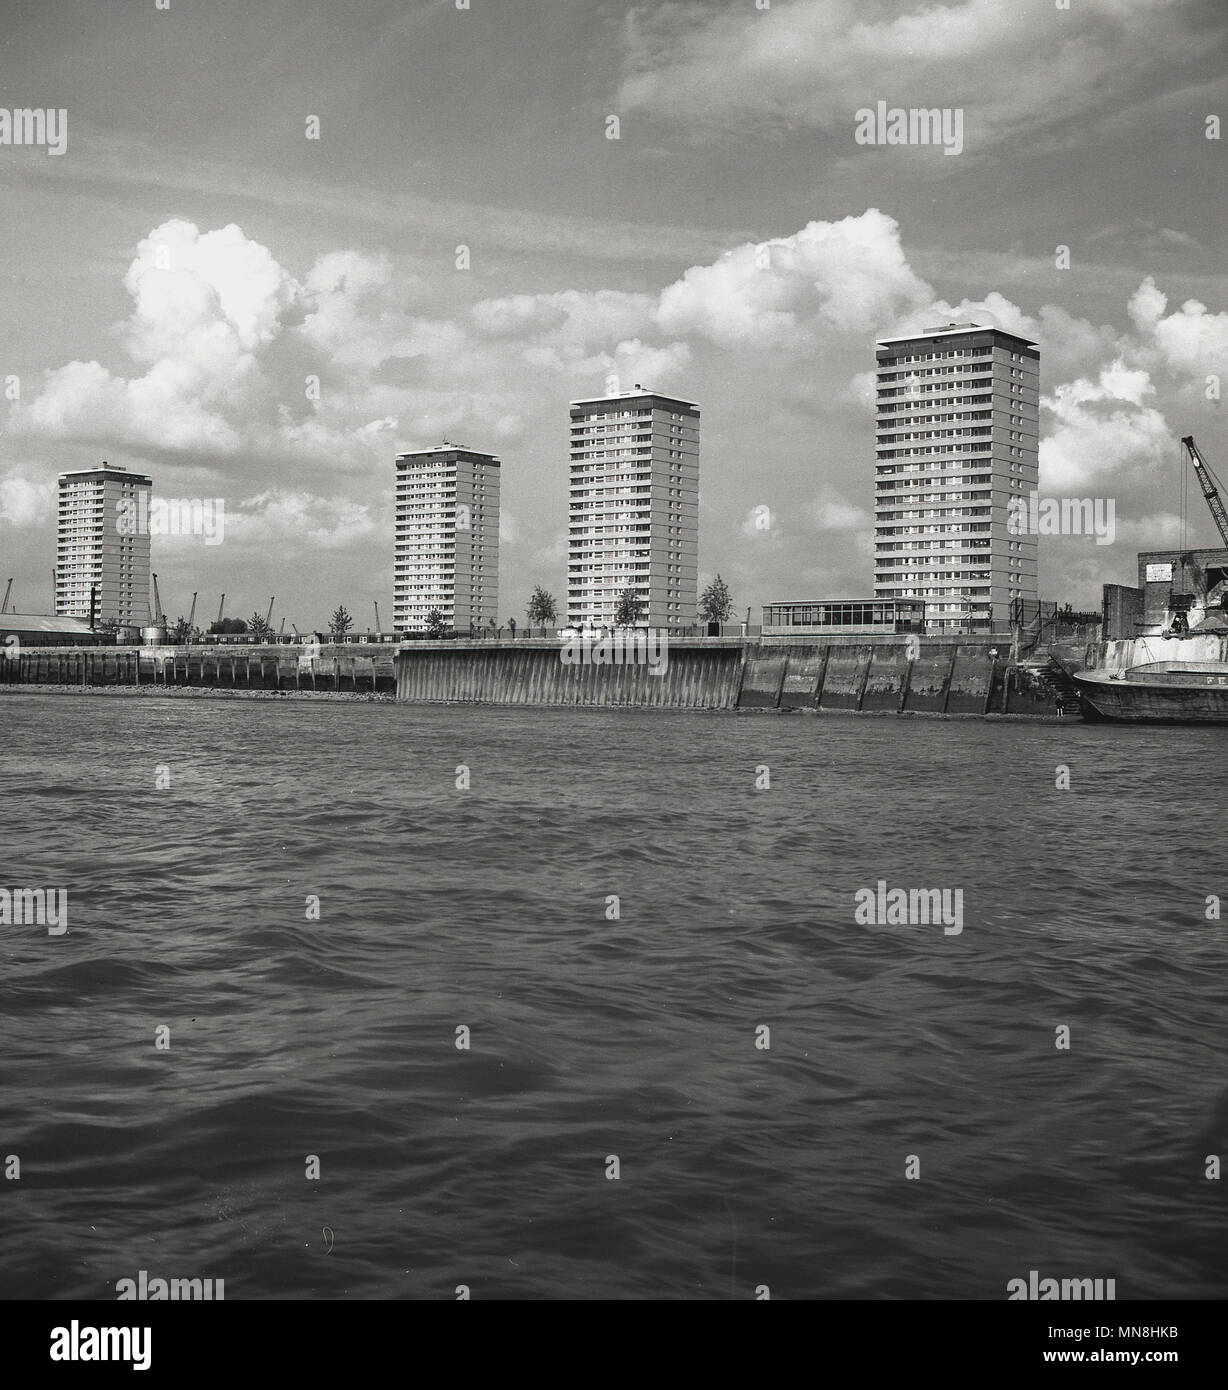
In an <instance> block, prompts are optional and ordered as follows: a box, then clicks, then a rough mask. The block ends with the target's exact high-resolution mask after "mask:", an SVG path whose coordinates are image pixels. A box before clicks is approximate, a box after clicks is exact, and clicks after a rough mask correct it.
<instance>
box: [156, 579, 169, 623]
mask: <svg viewBox="0 0 1228 1390" xmlns="http://www.w3.org/2000/svg"><path fill="white" fill-rule="evenodd" d="M153 591H154V613H153V620H154V622H155V623H165V622H166V615H165V614H164V613H163V612H162V595H161V594H160V593H159V592H158V576H157V575H156V574H155V575H153Z"/></svg>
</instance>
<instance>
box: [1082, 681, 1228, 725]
mask: <svg viewBox="0 0 1228 1390" xmlns="http://www.w3.org/2000/svg"><path fill="white" fill-rule="evenodd" d="M1074 682H1075V685H1076V687H1077V688H1078V692H1079V700H1080V703H1081V704H1082V706H1083V714H1084V716H1085V717H1086V718H1088V719H1102V720H1109V721H1112V722H1113V723H1119V724H1228V686H1224V685H1206V686H1197V685H1188V684H1184V685H1176V684H1172V685H1169V684H1165V683H1162V682H1150V681H1148V682H1143V681H1131V680H1106V679H1105V678H1104V677H1103V676H1080V675H1076V676H1075V677H1074Z"/></svg>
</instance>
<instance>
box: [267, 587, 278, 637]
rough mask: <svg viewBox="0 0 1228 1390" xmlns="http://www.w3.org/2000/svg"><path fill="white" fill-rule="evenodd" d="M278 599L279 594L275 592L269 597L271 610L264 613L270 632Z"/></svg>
mask: <svg viewBox="0 0 1228 1390" xmlns="http://www.w3.org/2000/svg"><path fill="white" fill-rule="evenodd" d="M276 601H277V595H276V594H274V595H273V597H272V598H271V599H269V611H268V612H267V613H266V614H265V615H264V625H265V627H266V628H268V630H269V631H270V632H271V631H272V630H273V604H274V603H275V602H276Z"/></svg>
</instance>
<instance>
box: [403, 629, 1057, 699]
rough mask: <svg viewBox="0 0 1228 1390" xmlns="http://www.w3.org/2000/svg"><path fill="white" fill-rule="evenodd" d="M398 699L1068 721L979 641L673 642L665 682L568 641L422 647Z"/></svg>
mask: <svg viewBox="0 0 1228 1390" xmlns="http://www.w3.org/2000/svg"><path fill="white" fill-rule="evenodd" d="M991 653H994V654H991ZM573 655H574V653H573ZM396 689H397V699H398V700H400V701H404V702H406V703H410V704H432V703H447V702H453V701H457V702H474V703H488V704H503V705H635V706H657V707H660V708H669V709H776V710H813V711H818V710H847V711H852V712H859V713H872V712H873V713H891V714H922V713H926V714H979V715H983V714H1027V715H1055V714H1057V713H1058V710H1057V706H1056V704H1055V702H1054V699H1053V695H1052V692H1051V690H1050V689H1049V688H1048V686H1047V685H1046V684H1045V683H1044V682H1043V681H1042V680H1041V679H1040V678H1039V676H1038V675H1037V674H1036V673H1035V672H1034V671H1033V670H1031V669H1028V668H1025V667H1021V666H1017V665H1015V664H1013V663H1011V662H1010V661H1008V660H1006V659H1005V658H1003V657H1002V656H1001V655H1000V654H997V652H996V648H995V647H994V644H993V643H991V642H990V641H988V640H981V641H977V640H976V639H968V640H967V641H961V642H951V641H949V640H948V641H945V642H941V641H937V640H935V639H930V638H922V639H920V641H919V642H913V643H912V644H909V643H907V642H906V639H905V638H903V637H897V638H892V639H887V640H884V639H881V638H879V639H866V640H862V641H858V640H857V639H854V638H830V639H827V640H826V641H822V640H816V641H815V642H813V643H796V642H793V643H785V642H772V641H771V640H769V641H766V642H753V641H743V640H742V639H740V638H680V639H676V640H671V641H670V642H669V645H668V662H667V663H665V664H664V670H663V671H662V673H661V674H660V675H654V674H652V670H651V668H650V667H649V666H647V665H646V664H643V663H635V664H613V665H607V664H601V665H594V664H591V663H590V662H587V661H585V662H583V663H581V662H576V661H571V662H569V661H567V660H564V646H563V644H562V643H561V642H559V641H558V640H556V639H534V640H523V639H522V640H518V641H514V642H512V641H507V642H492V641H482V642H468V641H447V642H415V643H412V644H407V645H405V646H403V647H402V648H401V649H400V651H399V653H398V655H397V685H396Z"/></svg>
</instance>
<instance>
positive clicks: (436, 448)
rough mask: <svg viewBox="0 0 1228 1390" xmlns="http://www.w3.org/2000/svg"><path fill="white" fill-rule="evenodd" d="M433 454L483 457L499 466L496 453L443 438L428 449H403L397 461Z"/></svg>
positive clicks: (427, 456)
mask: <svg viewBox="0 0 1228 1390" xmlns="http://www.w3.org/2000/svg"><path fill="white" fill-rule="evenodd" d="M435 454H464V455H465V456H466V457H467V458H473V459H483V460H485V461H486V462H487V463H493V464H494V465H495V467H496V468H497V467H499V457H498V455H497V454H487V453H484V452H483V451H482V450H481V449H470V448H469V447H468V446H467V445H465V444H452V443H449V441H448V440H446V439H445V440H444V441H443V443H442V444H435V445H433V446H432V447H431V448H429V449H405V450H403V451H402V452H401V453H399V454H398V455H397V462H398V463H399V462H400V461H401V460H402V459H412V458H429V457H431V456H433V455H435Z"/></svg>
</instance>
